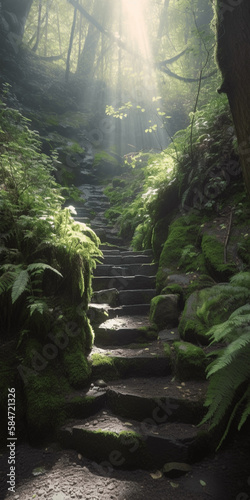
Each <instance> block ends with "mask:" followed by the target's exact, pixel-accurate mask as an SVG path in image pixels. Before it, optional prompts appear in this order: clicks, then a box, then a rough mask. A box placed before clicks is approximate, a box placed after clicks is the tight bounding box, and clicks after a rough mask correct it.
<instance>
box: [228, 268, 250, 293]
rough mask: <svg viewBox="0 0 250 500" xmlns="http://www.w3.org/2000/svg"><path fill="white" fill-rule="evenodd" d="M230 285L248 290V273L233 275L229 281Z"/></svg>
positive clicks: (242, 272) (249, 281) (249, 276)
mask: <svg viewBox="0 0 250 500" xmlns="http://www.w3.org/2000/svg"><path fill="white" fill-rule="evenodd" d="M230 283H231V284H232V285H233V286H240V287H242V286H243V287H246V288H249V289H250V273H249V272H245V271H241V272H240V273H237V274H235V275H234V276H233V277H232V278H231V279H230Z"/></svg>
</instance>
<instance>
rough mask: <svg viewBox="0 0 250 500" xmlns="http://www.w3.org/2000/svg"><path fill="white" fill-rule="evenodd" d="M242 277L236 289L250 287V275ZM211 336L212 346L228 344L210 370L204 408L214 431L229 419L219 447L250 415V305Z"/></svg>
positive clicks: (241, 309)
mask: <svg viewBox="0 0 250 500" xmlns="http://www.w3.org/2000/svg"><path fill="white" fill-rule="evenodd" d="M239 274H240V275H241V276H239V277H237V276H235V277H234V278H235V279H234V280H232V281H233V283H234V284H235V288H236V289H237V288H238V285H240V284H241V285H242V284H243V282H244V283H245V284H246V283H248V276H247V275H249V273H239ZM243 274H244V275H245V276H243ZM240 288H241V287H240ZM208 335H209V336H210V337H211V339H212V342H211V343H212V344H214V343H217V342H223V343H227V344H228V345H226V346H225V347H223V348H222V349H220V350H219V351H217V352H216V356H217V358H216V359H215V360H214V361H212V363H210V364H209V366H208V368H207V377H208V379H209V387H208V391H207V396H206V401H205V406H206V407H208V411H207V414H206V416H205V417H204V419H203V420H202V422H201V423H205V422H207V421H210V428H211V429H213V428H214V427H217V426H218V425H219V424H220V423H221V422H222V421H224V419H225V418H226V419H227V423H226V425H225V429H224V431H223V435H222V438H221V440H220V443H219V445H218V447H220V446H221V444H222V442H223V441H224V439H225V438H226V436H227V434H228V432H229V430H230V427H231V424H232V422H233V421H234V420H235V419H236V418H237V419H238V429H241V427H242V426H243V424H244V423H245V421H246V420H247V418H248V416H249V415H250V364H249V359H250V305H249V304H245V305H244V306H242V307H239V308H238V309H237V310H235V311H234V312H233V313H232V314H231V315H230V317H229V319H228V320H227V321H225V322H224V323H222V324H219V325H216V326H213V327H212V328H211V329H210V330H209V331H208ZM230 413H231V415H230Z"/></svg>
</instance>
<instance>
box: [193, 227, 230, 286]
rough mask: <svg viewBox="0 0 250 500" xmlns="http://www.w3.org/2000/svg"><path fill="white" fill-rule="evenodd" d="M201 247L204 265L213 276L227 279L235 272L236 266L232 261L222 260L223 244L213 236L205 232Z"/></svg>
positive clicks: (223, 279)
mask: <svg viewBox="0 0 250 500" xmlns="http://www.w3.org/2000/svg"><path fill="white" fill-rule="evenodd" d="M201 247H202V252H203V255H204V258H205V263H206V267H207V269H208V271H209V272H210V274H211V276H212V277H213V278H215V279H217V280H222V281H227V280H228V278H229V277H230V276H232V275H233V273H235V272H236V269H237V268H236V266H235V264H234V263H233V262H231V263H225V262H224V245H223V244H222V243H221V242H220V241H218V239H217V238H216V237H215V236H210V235H208V234H205V235H204V236H203V238H202V243H201Z"/></svg>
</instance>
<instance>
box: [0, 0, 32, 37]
mask: <svg viewBox="0 0 250 500" xmlns="http://www.w3.org/2000/svg"><path fill="white" fill-rule="evenodd" d="M32 3H33V0H2V1H1V5H2V11H3V14H4V13H6V16H5V17H6V20H7V22H11V17H10V16H8V15H7V14H8V13H10V14H12V15H14V16H16V21H17V22H14V19H13V22H12V23H11V32H12V33H15V34H16V35H18V36H21V37H22V36H23V33H24V26H25V22H26V19H27V17H28V15H29V11H30V8H31V5H32Z"/></svg>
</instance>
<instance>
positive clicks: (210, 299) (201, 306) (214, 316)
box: [179, 273, 250, 345]
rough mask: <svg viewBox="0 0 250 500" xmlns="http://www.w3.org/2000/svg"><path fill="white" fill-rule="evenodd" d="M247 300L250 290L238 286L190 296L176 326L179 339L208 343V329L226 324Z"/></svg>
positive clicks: (225, 285)
mask: <svg viewBox="0 0 250 500" xmlns="http://www.w3.org/2000/svg"><path fill="white" fill-rule="evenodd" d="M247 274H248V273H247ZM239 276H240V274H239ZM249 298H250V290H249V289H248V288H247V287H244V286H240V285H238V283H236V284H235V285H234V284H233V283H232V284H219V285H215V286H213V287H210V288H205V289H202V290H200V291H196V292H194V293H192V294H191V295H190V297H189V298H188V299H187V301H186V304H185V308H184V311H183V314H182V317H181V321H180V324H179V331H180V334H181V336H182V338H183V339H184V340H187V341H189V342H198V341H199V342H200V343H201V344H205V345H206V344H208V343H209V340H210V339H209V338H208V336H207V332H208V330H209V329H210V328H211V327H212V326H214V325H218V324H219V323H223V322H224V321H226V320H227V319H228V318H229V316H230V314H231V313H232V312H233V311H235V310H236V309H238V308H239V307H241V306H243V305H245V304H246V302H247V301H249Z"/></svg>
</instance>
